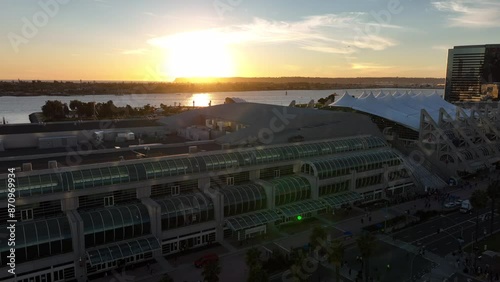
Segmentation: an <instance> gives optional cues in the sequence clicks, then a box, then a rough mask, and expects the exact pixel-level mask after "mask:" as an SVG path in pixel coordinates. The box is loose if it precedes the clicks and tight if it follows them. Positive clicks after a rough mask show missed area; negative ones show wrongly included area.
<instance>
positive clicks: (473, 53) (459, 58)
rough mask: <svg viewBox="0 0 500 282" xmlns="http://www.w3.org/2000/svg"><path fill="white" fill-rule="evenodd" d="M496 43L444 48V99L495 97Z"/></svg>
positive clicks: (498, 80)
mask: <svg viewBox="0 0 500 282" xmlns="http://www.w3.org/2000/svg"><path fill="white" fill-rule="evenodd" d="M499 86H500V44H494V45H471V46H456V47H454V48H453V49H449V50H448V66H447V71H446V86H445V97H444V98H445V100H447V101H449V102H456V101H485V100H489V99H491V100H494V101H496V100H498V91H499Z"/></svg>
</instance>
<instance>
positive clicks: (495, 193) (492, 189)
mask: <svg viewBox="0 0 500 282" xmlns="http://www.w3.org/2000/svg"><path fill="white" fill-rule="evenodd" d="M486 193H487V194H488V198H490V199H491V218H490V235H492V234H493V222H494V218H495V206H496V204H495V203H496V202H497V201H496V200H497V199H498V198H500V182H499V181H498V180H496V181H493V183H490V185H488V189H487V190H486Z"/></svg>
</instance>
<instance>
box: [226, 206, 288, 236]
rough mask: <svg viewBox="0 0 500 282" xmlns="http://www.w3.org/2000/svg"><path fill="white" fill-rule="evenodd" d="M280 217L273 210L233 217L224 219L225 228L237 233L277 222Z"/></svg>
mask: <svg viewBox="0 0 500 282" xmlns="http://www.w3.org/2000/svg"><path fill="white" fill-rule="evenodd" d="M279 219H280V216H279V215H278V214H277V213H276V211H274V210H263V211H259V212H255V213H251V214H244V215H239V216H233V217H230V218H228V219H226V223H227V226H229V228H231V230H233V231H239V230H243V229H247V228H252V227H255V226H259V225H263V224H266V223H268V222H272V221H276V220H279Z"/></svg>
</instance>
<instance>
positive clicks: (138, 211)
mask: <svg viewBox="0 0 500 282" xmlns="http://www.w3.org/2000/svg"><path fill="white" fill-rule="evenodd" d="M80 216H81V217H82V220H83V230H84V235H85V247H86V248H90V247H94V246H98V245H102V244H108V243H111V242H115V241H120V240H126V239H131V238H134V237H140V236H143V235H145V234H149V233H150V230H151V225H150V218H149V212H148V210H147V208H146V206H144V205H143V204H135V205H127V206H116V207H107V208H103V209H98V210H93V211H86V212H80Z"/></svg>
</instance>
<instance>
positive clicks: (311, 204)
mask: <svg viewBox="0 0 500 282" xmlns="http://www.w3.org/2000/svg"><path fill="white" fill-rule="evenodd" d="M326 207H327V206H326V205H325V203H323V202H321V201H316V200H306V201H301V202H298V203H293V204H289V205H285V206H281V207H277V208H278V210H279V211H281V212H282V213H283V215H284V216H286V217H294V216H297V215H301V214H304V213H308V212H314V211H318V210H322V209H326Z"/></svg>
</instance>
